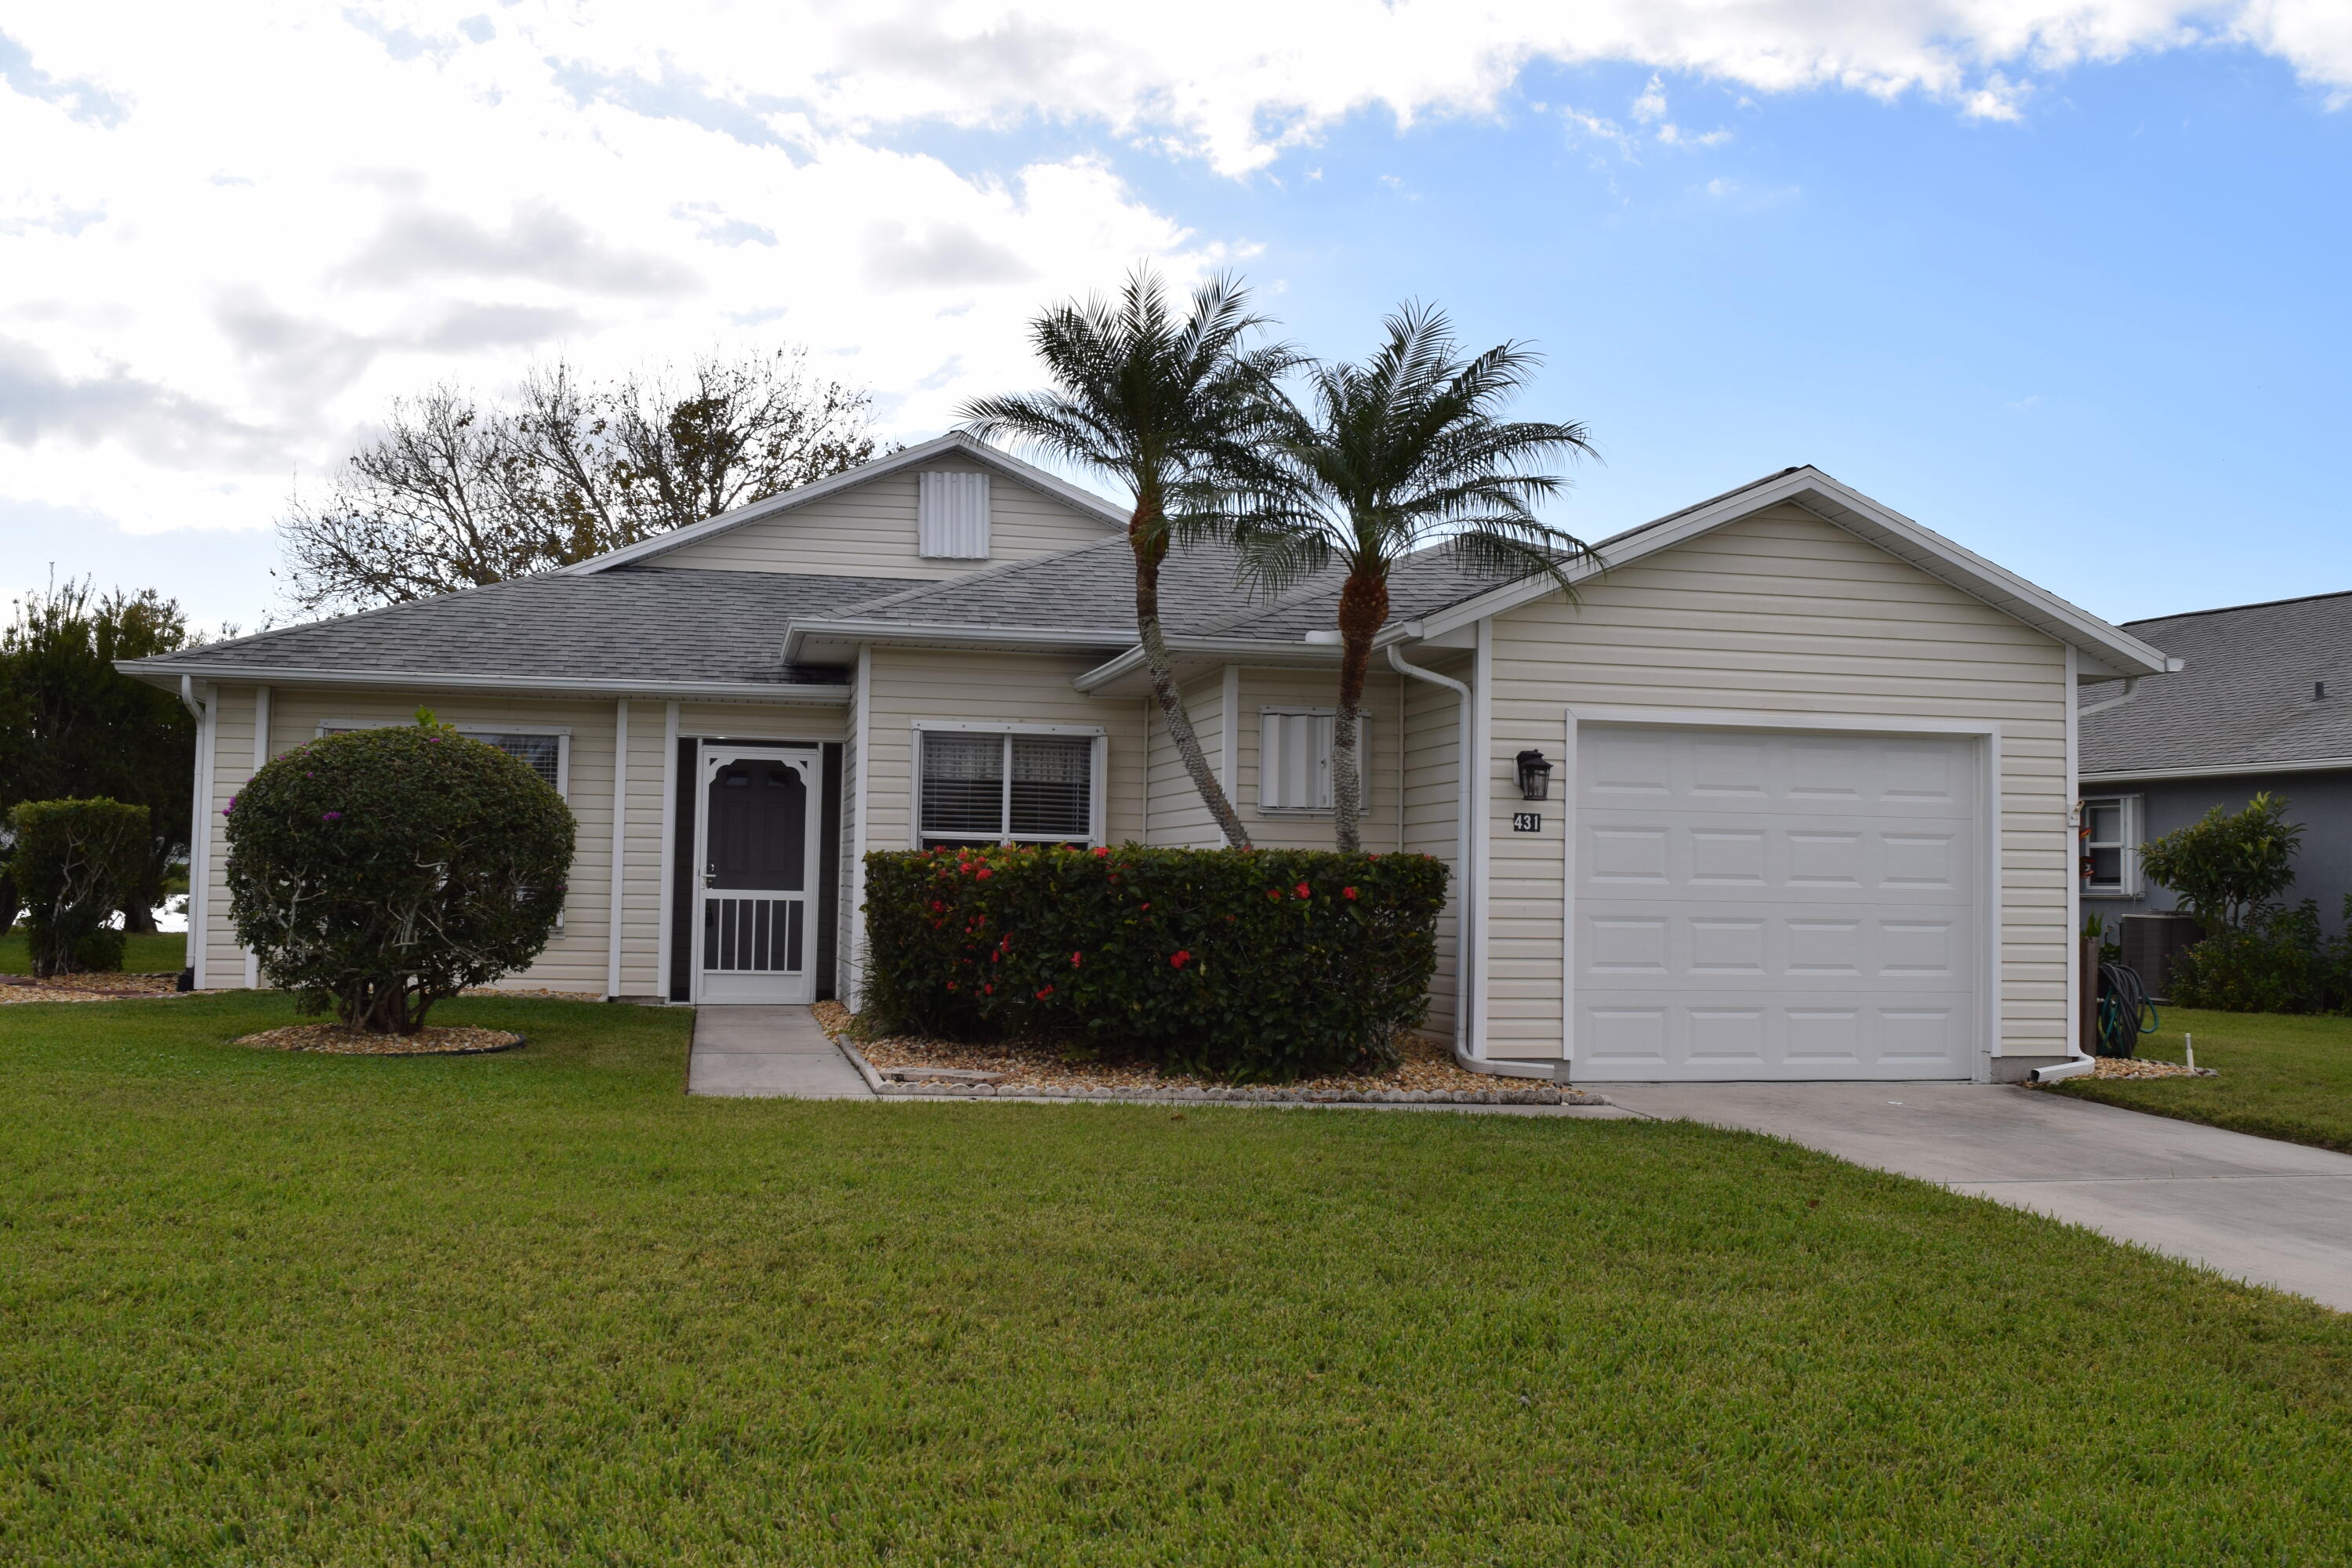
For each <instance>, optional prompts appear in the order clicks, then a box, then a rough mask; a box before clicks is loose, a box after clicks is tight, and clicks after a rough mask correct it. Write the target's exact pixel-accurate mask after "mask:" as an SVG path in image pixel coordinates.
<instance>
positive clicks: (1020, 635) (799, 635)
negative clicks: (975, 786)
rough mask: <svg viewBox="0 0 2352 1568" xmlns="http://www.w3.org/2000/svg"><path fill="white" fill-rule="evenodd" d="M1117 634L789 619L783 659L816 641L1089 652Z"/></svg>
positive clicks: (793, 659)
mask: <svg viewBox="0 0 2352 1568" xmlns="http://www.w3.org/2000/svg"><path fill="white" fill-rule="evenodd" d="M1115 640H1116V638H1115V635H1113V634H1100V635H1089V634H1087V633H1085V632H1065V631H1055V630H1052V629H1050V628H1048V627H1044V626H956V625H953V624H950V623H944V622H935V621H860V620H814V621H788V622H786V623H785V625H784V643H783V659H784V662H785V663H786V664H798V663H800V662H802V655H803V653H804V652H805V651H806V650H807V648H808V646H809V645H810V644H811V643H824V644H835V645H839V646H842V647H856V646H858V645H860V644H872V645H875V646H877V647H894V646H896V647H977V648H1003V649H1006V650H1007V651H1014V652H1036V651H1039V650H1044V651H1047V652H1070V653H1089V652H1093V651H1096V650H1097V649H1100V648H1103V647H1109V646H1112V644H1113V642H1114V641H1115Z"/></svg>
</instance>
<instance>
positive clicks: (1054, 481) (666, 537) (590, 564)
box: [562, 430, 1128, 576]
mask: <svg viewBox="0 0 2352 1568" xmlns="http://www.w3.org/2000/svg"><path fill="white" fill-rule="evenodd" d="M942 461H953V462H960V463H970V464H971V465H973V466H974V467H976V468H983V469H986V470H988V471H989V472H990V473H992V474H994V475H997V476H999V477H1001V478H1003V479H1009V480H1011V481H1012V482H1013V483H1014V484H1017V485H1022V486H1024V487H1026V488H1027V489H1033V490H1035V491H1037V492H1039V493H1040V494H1043V495H1045V496H1047V497H1050V498H1051V499H1052V500H1056V501H1059V502H1061V503H1062V504H1063V505H1065V506H1066V507H1068V508H1069V509H1070V510H1073V511H1076V513H1078V514H1079V515H1080V516H1082V517H1085V518H1087V519H1089V520H1091V521H1096V522H1099V523H1100V524H1102V525H1103V527H1104V528H1106V529H1122V530H1123V529H1124V528H1126V526H1127V522H1128V514H1127V512H1126V510H1123V509H1122V508H1120V507H1119V506H1118V505H1116V504H1115V503H1113V502H1111V501H1109V500H1105V499H1104V498H1103V497H1101V496H1098V495H1097V494H1095V493H1094V492H1093V491H1092V490H1088V489H1082V488H1080V487H1079V486H1076V485H1074V484H1071V483H1070V482H1069V481H1068V480H1066V479H1060V478H1057V477H1056V476H1055V475H1053V474H1049V473H1047V472H1046V471H1045V469H1043V468H1038V467H1036V466H1035V465H1034V464H1033V463H1024V462H1023V461H1022V460H1021V459H1020V458H1015V457H1013V456H1012V455H1011V454H1009V453H1006V452H1003V451H1000V450H999V449H997V448H996V447H992V446H990V445H989V444H988V443H987V442H985V441H982V440H981V439H979V438H978V437H973V436H968V435H966V434H964V433H963V432H962V431H961V430H955V431H950V432H949V433H948V434H947V435H945V436H941V437H938V438H937V439H935V440H930V441H925V442H922V443H920V444H919V445H917V446H913V447H907V448H905V449H904V450H901V451H897V452H892V453H890V454H889V455H888V456H887V457H881V458H875V459H874V460H873V461H872V462H869V463H861V464H860V465H858V466H857V467H856V468H848V469H845V470H844V471H842V472H841V473H838V474H832V475H828V476H827V477H826V478H824V479H817V480H815V481H814V482H813V483H810V484H805V485H802V486H801V487H800V488H798V489H790V490H786V491H784V492H782V494H780V495H772V496H768V497H766V498H764V499H762V500H756V501H752V502H751V503H750V504H749V505H746V506H739V507H737V508H736V509H735V510H732V511H728V512H721V513H720V514H719V515H718V516H717V517H712V518H706V519H704V520H703V521H700V522H697V523H689V524H688V525H687V526H686V527H684V528H680V529H674V530H672V531H669V532H667V533H664V534H657V535H656V536H655V537H654V538H652V539H646V540H640V541H639V542H636V543H635V544H630V545H625V546H623V547H622V548H621V549H618V550H614V551H611V552H607V553H605V554H603V555H599V556H596V557H595V558H594V559H593V560H589V561H583V562H581V563H578V564H576V565H572V566H566V567H563V568H562V571H563V572H564V573H566V574H572V575H580V576H588V575H593V574H598V573H603V572H610V571H613V570H614V569H615V568H619V567H625V566H634V565H649V564H654V563H657V562H658V560H659V558H660V557H662V556H665V555H667V554H670V553H671V552H674V551H677V550H681V549H686V548H688V547H690V546H693V545H698V544H703V543H707V542H710V541H712V540H716V539H719V538H723V537H724V536H726V535H728V534H730V533H732V532H734V531H737V530H738V529H741V528H743V527H746V526H748V525H750V524H753V523H761V522H767V521H773V520H775V519H778V518H781V517H784V516H787V515H789V514H790V513H792V512H793V511H794V510H798V509H800V508H802V507H804V506H808V505H810V504H811V503H813V502H816V501H822V500H827V499H829V498H832V497H835V496H839V495H842V494H843V493H845V492H846V491H849V490H854V489H857V488H859V487H860V486H862V485H868V484H871V483H873V482H874V481H875V480H877V479H887V478H888V477H889V476H891V475H894V474H898V473H903V472H906V471H908V470H909V469H912V468H921V467H923V466H925V465H928V464H936V463H940V462H942Z"/></svg>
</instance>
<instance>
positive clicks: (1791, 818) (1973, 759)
mask: <svg viewBox="0 0 2352 1568" xmlns="http://www.w3.org/2000/svg"><path fill="white" fill-rule="evenodd" d="M1978 744H1979V742H1974V741H1971V740H1967V739H1947V738H1944V737H1940V736H1937V737H1927V736H1921V737H1895V736H1867V735H1839V734H1824V733H1814V732H1806V733H1790V732H1788V731H1778V732H1775V731H1730V730H1673V729H1655V728H1650V727H1646V726H1632V725H1602V724H1586V725H1581V726H1580V727H1579V731H1578V735H1577V755H1576V826H1575V832H1576V845H1575V855H1576V860H1575V866H1574V876H1573V881H1572V888H1571V894H1570V896H1571V898H1572V899H1573V900H1574V902H1573V906H1572V908H1571V910H1570V920H1571V927H1570V942H1571V943H1572V946H1571V950H1570V966H1571V971H1572V976H1573V981H1572V983H1573V987H1574V996H1573V1001H1572V1003H1571V1011H1572V1013H1573V1020H1572V1025H1573V1026H1572V1030H1571V1038H1570V1052H1571V1054H1572V1056H1573V1058H1574V1066H1573V1068H1572V1070H1573V1072H1574V1075H1575V1077H1576V1078H1578V1079H1618V1080H1649V1079H1681V1080H1685V1081H1688V1080H1694V1079H1964V1078H1969V1077H1970V1076H1972V1074H1973V1071H1974V1068H1975V1062H1976V1057H1977V1054H1978V1049H1979V1042H1980V1039H1981V1037H1982V1029H1983V1024H1982V1015H1983V1010H1984V999H1983V994H1982V991H1983V987H1982V976H1983V965H1984V963H1985V953H1984V949H1985V939H1984V936H1983V930H1984V920H1983V905H1982V903H1981V901H1980V900H1981V899H1982V897H1983V885H1984V880H1985V874H1984V871H1983V869H1982V862H1983V855H1982V852H1981V845H1982V836H1983V832H1984V829H1983V826H1982V822H1983V816H1982V813H1981V811H1980V809H1979V790H1980V789H1981V787H1982V786H1981V784H1980V783H1979V764H1978V760H1977V746H1978Z"/></svg>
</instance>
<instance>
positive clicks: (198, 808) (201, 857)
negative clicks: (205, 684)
mask: <svg viewBox="0 0 2352 1568" xmlns="http://www.w3.org/2000/svg"><path fill="white" fill-rule="evenodd" d="M196 691H197V688H196V683H195V682H194V681H193V680H191V679H188V678H187V677H186V676H182V677H181V678H180V700H181V701H182V702H183V703H184V704H185V705H186V706H187V707H188V709H189V710H190V711H192V712H193V713H194V715H195V720H196V766H195V775H196V776H195V781H194V799H193V800H192V801H191V802H190V805H191V810H190V811H189V813H188V943H187V956H186V966H187V970H188V984H191V985H193V986H194V987H195V988H196V989H197V990H199V991H201V990H203V989H204V987H205V921H208V920H210V919H211V917H212V903H213V900H212V889H211V887H210V885H209V884H210V881H211V877H212V863H213V708H214V705H215V701H216V700H217V699H216V698H214V697H199V696H197V695H196Z"/></svg>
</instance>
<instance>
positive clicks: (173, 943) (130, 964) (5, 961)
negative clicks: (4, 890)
mask: <svg viewBox="0 0 2352 1568" xmlns="http://www.w3.org/2000/svg"><path fill="white" fill-rule="evenodd" d="M187 951H188V935H187V932H185V931H157V932H155V933H154V934H153V935H152V936H148V935H137V936H132V937H131V938H130V939H128V940H127V941H125V942H124V943H123V944H122V967H123V968H125V969H127V970H130V971H131V973H134V974H161V973H164V972H166V971H168V970H174V969H181V968H184V967H185V966H186V964H187V962H188V960H187ZM32 972H33V957H32V953H31V952H30V950H29V949H27V948H26V945H25V928H24V927H23V926H22V925H19V926H17V927H16V929H15V930H14V931H10V932H9V933H8V934H7V935H5V936H0V974H30V973H32Z"/></svg>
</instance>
